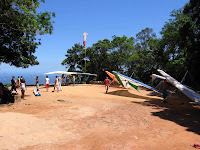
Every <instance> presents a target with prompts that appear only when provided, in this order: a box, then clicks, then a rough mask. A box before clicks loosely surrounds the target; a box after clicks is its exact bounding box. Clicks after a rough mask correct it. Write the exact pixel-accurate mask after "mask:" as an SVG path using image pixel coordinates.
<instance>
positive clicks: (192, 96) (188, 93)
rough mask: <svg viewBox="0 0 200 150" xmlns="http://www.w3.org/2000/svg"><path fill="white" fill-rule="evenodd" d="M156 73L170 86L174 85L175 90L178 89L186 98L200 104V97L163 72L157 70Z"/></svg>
mask: <svg viewBox="0 0 200 150" xmlns="http://www.w3.org/2000/svg"><path fill="white" fill-rule="evenodd" d="M158 72H159V73H160V74H162V75H163V76H164V77H165V78H166V79H167V80H168V81H169V82H170V83H171V84H172V85H174V86H175V87H176V88H177V89H179V90H180V91H181V92H183V94H185V95H186V96H187V97H189V98H190V99H192V100H193V101H195V102H197V103H198V104H200V95H199V94H198V93H196V92H194V91H193V90H191V89H189V88H187V87H185V86H184V85H183V84H181V83H180V82H178V81H177V80H176V79H174V78H173V77H171V76H170V75H168V74H167V73H165V72H164V71H162V70H160V69H158Z"/></svg>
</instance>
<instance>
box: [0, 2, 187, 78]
mask: <svg viewBox="0 0 200 150" xmlns="http://www.w3.org/2000/svg"><path fill="white" fill-rule="evenodd" d="M187 2H189V0H101V1H100V0H84V1H83V0H58V1H56V0H46V2H45V3H41V5H40V8H39V11H50V12H55V13H56V17H55V18H54V19H53V20H54V21H55V23H54V31H53V34H52V35H43V36H40V37H39V38H41V42H42V45H40V46H39V47H38V49H37V50H36V53H35V55H36V56H37V58H38V61H39V62H40V65H38V66H30V67H29V68H28V69H22V68H16V67H13V66H9V65H8V64H3V63H2V64H1V65H0V75H1V74H3V73H13V72H15V73H16V72H19V73H21V74H22V73H32V72H34V73H38V74H42V73H45V72H50V71H58V70H65V66H62V65H61V62H62V61H63V60H64V59H65V54H66V52H67V49H69V48H71V47H72V46H73V45H74V44H75V43H80V44H82V41H83V32H87V33H88V38H87V42H86V46H87V47H88V46H92V44H94V43H96V42H97V41H98V40H103V39H109V40H112V36H113V35H116V36H123V35H126V36H127V37H135V35H136V34H137V33H138V32H140V31H141V30H142V29H144V28H146V27H149V28H152V29H153V30H154V32H155V33H156V34H157V36H158V37H160V34H159V32H160V31H161V28H162V27H163V26H164V24H165V22H166V21H168V19H169V18H170V12H171V11H172V10H173V9H178V8H181V7H183V6H184V5H185V4H186V3H187Z"/></svg>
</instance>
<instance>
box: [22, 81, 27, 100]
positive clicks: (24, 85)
mask: <svg viewBox="0 0 200 150" xmlns="http://www.w3.org/2000/svg"><path fill="white" fill-rule="evenodd" d="M25 90H26V82H25V80H24V79H22V80H21V92H22V95H21V98H23V99H24V94H25Z"/></svg>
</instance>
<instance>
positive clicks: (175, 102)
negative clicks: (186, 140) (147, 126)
mask: <svg viewBox="0 0 200 150" xmlns="http://www.w3.org/2000/svg"><path fill="white" fill-rule="evenodd" d="M132 103H136V104H140V105H143V106H147V107H152V108H153V109H160V108H165V109H164V110H163V109H162V111H156V112H152V115H153V116H157V117H159V118H161V119H165V120H169V121H172V122H175V123H176V124H178V125H181V126H183V127H186V128H187V129H186V130H187V131H190V132H194V133H196V134H198V135H200V117H199V116H200V106H199V105H197V104H196V103H195V102H193V101H191V100H190V99H188V98H187V97H185V96H184V95H183V94H181V93H177V94H174V95H173V96H170V97H169V98H168V99H167V103H161V102H160V100H156V99H147V101H144V102H135V101H132Z"/></svg>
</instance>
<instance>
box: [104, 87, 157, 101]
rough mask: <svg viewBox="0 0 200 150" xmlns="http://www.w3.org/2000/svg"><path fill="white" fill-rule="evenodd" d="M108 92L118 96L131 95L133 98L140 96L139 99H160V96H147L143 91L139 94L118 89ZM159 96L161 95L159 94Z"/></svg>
mask: <svg viewBox="0 0 200 150" xmlns="http://www.w3.org/2000/svg"><path fill="white" fill-rule="evenodd" d="M152 93H154V92H152ZM108 94H111V95H118V96H123V97H131V98H139V99H145V100H156V99H157V100H160V98H155V97H154V98H151V97H149V96H150V95H149V96H146V95H144V94H142V93H139V92H138V95H137V94H133V93H130V92H129V91H128V90H126V89H125V90H118V91H113V92H108ZM155 95H156V93H155V94H152V96H155ZM158 96H159V95H158Z"/></svg>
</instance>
